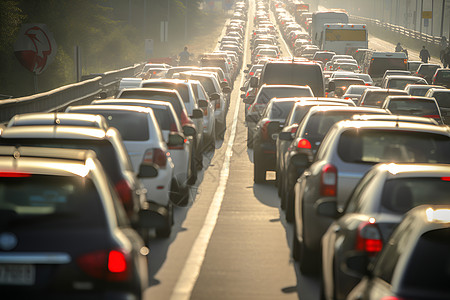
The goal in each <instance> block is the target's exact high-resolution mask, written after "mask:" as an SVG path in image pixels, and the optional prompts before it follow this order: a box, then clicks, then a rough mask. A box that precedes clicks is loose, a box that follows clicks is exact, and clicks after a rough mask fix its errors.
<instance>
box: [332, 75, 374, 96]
mask: <svg viewBox="0 0 450 300" xmlns="http://www.w3.org/2000/svg"><path fill="white" fill-rule="evenodd" d="M351 85H366V83H365V82H364V80H362V79H359V78H348V77H344V78H332V79H330V81H328V86H327V89H326V97H330V98H332V97H338V98H341V97H342V96H343V95H344V94H345V91H346V90H347V88H348V87H349V86H351Z"/></svg>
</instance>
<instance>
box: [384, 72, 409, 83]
mask: <svg viewBox="0 0 450 300" xmlns="http://www.w3.org/2000/svg"><path fill="white" fill-rule="evenodd" d="M389 75H403V76H409V75H411V71H409V70H386V71H385V72H384V75H383V78H382V80H381V81H382V82H383V81H384V79H385V78H386V76H389Z"/></svg>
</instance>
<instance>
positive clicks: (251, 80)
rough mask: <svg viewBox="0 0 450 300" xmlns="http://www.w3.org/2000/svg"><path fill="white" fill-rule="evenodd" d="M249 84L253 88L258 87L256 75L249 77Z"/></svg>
mask: <svg viewBox="0 0 450 300" xmlns="http://www.w3.org/2000/svg"><path fill="white" fill-rule="evenodd" d="M250 86H251V87H254V88H255V87H258V77H255V76H253V77H251V78H250Z"/></svg>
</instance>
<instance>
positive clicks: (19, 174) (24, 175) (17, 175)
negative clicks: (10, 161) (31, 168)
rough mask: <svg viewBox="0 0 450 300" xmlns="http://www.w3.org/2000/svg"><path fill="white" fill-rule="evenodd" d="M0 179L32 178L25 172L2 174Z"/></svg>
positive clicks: (0, 173)
mask: <svg viewBox="0 0 450 300" xmlns="http://www.w3.org/2000/svg"><path fill="white" fill-rule="evenodd" d="M0 177H16V178H18V177H31V174H30V173H23V172H0Z"/></svg>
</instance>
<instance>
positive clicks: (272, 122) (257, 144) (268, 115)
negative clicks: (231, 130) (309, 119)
mask: <svg viewBox="0 0 450 300" xmlns="http://www.w3.org/2000/svg"><path fill="white" fill-rule="evenodd" d="M295 102H297V99H295V98H293V99H292V98H288V99H286V100H285V99H283V98H280V99H278V98H272V99H271V100H270V101H269V102H268V103H267V106H266V108H265V109H264V111H263V113H262V114H261V118H260V120H259V121H258V123H256V126H255V133H254V135H253V179H254V182H255V183H263V182H264V181H265V180H266V171H270V170H275V165H276V164H275V156H276V155H275V154H276V139H277V134H278V132H279V131H280V130H281V129H282V126H283V125H284V122H285V121H286V117H287V116H288V114H289V112H290V111H291V108H292V107H293V106H294V104H295Z"/></svg>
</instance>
